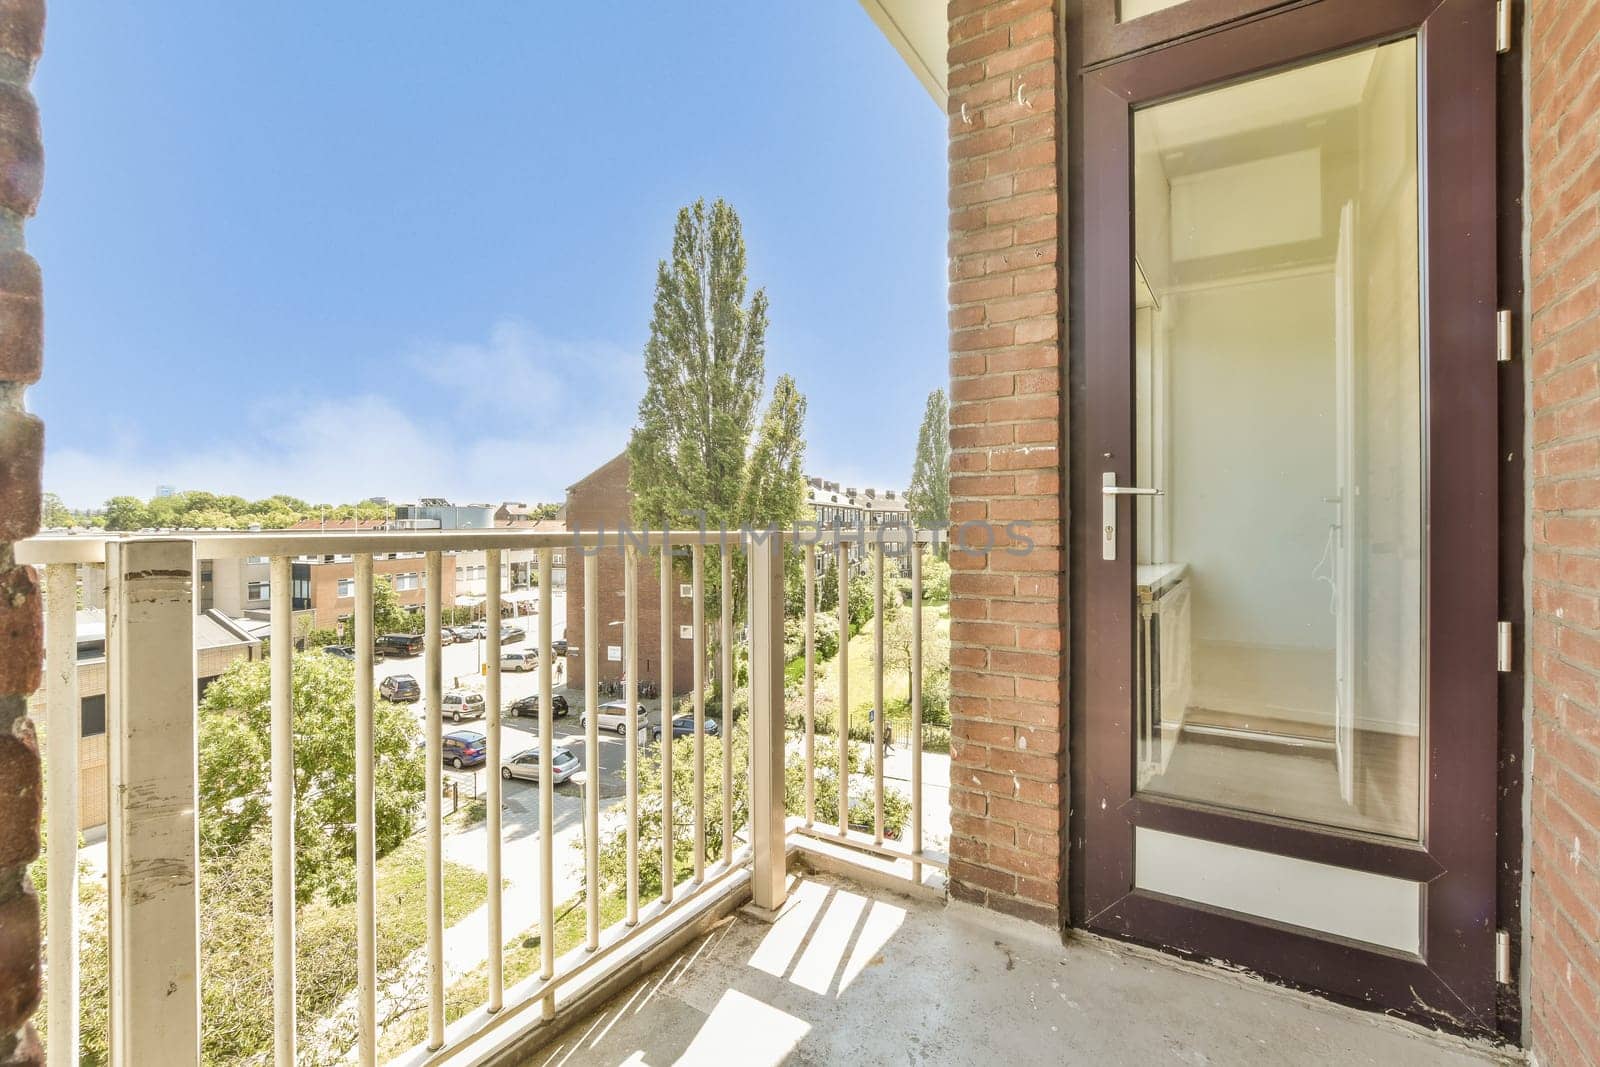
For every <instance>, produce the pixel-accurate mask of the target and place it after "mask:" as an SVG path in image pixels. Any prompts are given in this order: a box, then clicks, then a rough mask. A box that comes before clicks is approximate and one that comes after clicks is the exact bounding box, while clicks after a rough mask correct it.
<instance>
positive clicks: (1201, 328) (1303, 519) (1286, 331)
mask: <svg viewBox="0 0 1600 1067" xmlns="http://www.w3.org/2000/svg"><path fill="white" fill-rule="evenodd" d="M1176 299H1177V302H1178V304H1179V313H1178V315H1177V323H1176V326H1175V329H1174V332H1173V334H1172V355H1171V361H1170V371H1169V373H1170V376H1171V390H1172V396H1173V401H1174V402H1173V404H1172V406H1171V409H1170V423H1169V427H1170V428H1169V437H1170V447H1171V455H1172V478H1171V489H1170V493H1171V502H1170V507H1171V511H1172V555H1173V558H1174V560H1178V561H1182V562H1185V563H1187V564H1189V568H1190V578H1191V581H1192V582H1193V583H1194V620H1193V621H1194V634H1195V637H1196V645H1195V649H1194V670H1195V687H1196V688H1195V704H1196V705H1197V706H1200V707H1215V708H1219V709H1222V710H1230V711H1254V712H1271V713H1273V714H1277V715H1282V716H1286V717H1307V718H1314V719H1317V720H1320V721H1326V720H1327V718H1328V716H1330V715H1331V708H1332V681H1333V669H1332V657H1333V641H1334V625H1333V623H1334V617H1333V615H1332V614H1331V613H1330V612H1329V610H1328V595H1327V589H1326V587H1325V586H1324V585H1323V584H1321V583H1320V582H1319V581H1318V580H1317V578H1316V577H1315V576H1314V574H1313V571H1314V570H1315V568H1316V566H1317V563H1318V561H1319V560H1320V559H1321V557H1322V554H1323V550H1324V548H1325V546H1326V543H1327V537H1328V528H1329V523H1330V521H1331V519H1332V517H1333V513H1332V509H1331V508H1330V506H1329V505H1328V504H1326V503H1324V502H1323V499H1322V498H1323V497H1325V496H1329V495H1331V494H1332V493H1333V492H1334V477H1335V475H1334V451H1333V450H1334V425H1333V410H1332V408H1333V405H1332V398H1333V321H1332V320H1333V299H1332V275H1331V274H1330V273H1325V272H1324V273H1318V274H1314V275H1301V276H1295V277H1287V278H1278V279H1272V280H1265V281H1259V282H1253V283H1249V284H1243V285H1230V286H1225V287H1218V288H1213V289H1207V290H1202V291H1199V292H1192V293H1184V294H1182V295H1180V296H1178V297H1177V298H1176Z"/></svg>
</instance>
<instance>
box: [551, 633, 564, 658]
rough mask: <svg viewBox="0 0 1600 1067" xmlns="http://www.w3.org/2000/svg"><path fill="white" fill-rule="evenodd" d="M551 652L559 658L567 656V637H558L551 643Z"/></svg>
mask: <svg viewBox="0 0 1600 1067" xmlns="http://www.w3.org/2000/svg"><path fill="white" fill-rule="evenodd" d="M550 651H551V652H554V653H555V654H556V655H558V656H565V655H566V654H567V639H566V638H565V637H558V638H556V639H555V640H554V641H551V642H550Z"/></svg>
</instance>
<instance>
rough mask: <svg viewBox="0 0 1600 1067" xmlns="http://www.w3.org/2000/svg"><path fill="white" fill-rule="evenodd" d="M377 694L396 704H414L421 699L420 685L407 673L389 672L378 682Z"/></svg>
mask: <svg viewBox="0 0 1600 1067" xmlns="http://www.w3.org/2000/svg"><path fill="white" fill-rule="evenodd" d="M378 695H379V696H381V697H382V698H383V699H385V700H388V701H392V702H394V703H396V704H415V703H416V702H417V701H419V700H421V699H422V686H420V685H418V684H417V680H416V679H415V678H413V677H411V675H409V674H391V675H390V676H389V677H387V678H385V679H384V680H383V681H381V682H379V683H378Z"/></svg>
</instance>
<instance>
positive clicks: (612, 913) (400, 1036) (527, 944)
mask: <svg viewBox="0 0 1600 1067" xmlns="http://www.w3.org/2000/svg"><path fill="white" fill-rule="evenodd" d="M626 912H627V898H626V897H625V896H624V895H623V894H621V893H615V894H612V895H610V896H603V897H601V899H600V928H601V929H602V930H604V929H605V928H606V927H608V926H610V925H611V924H613V923H616V922H620V921H622V918H623V916H624V915H625V914H626ZM587 930H588V920H587V913H586V910H585V909H584V906H583V895H582V894H579V895H577V896H575V897H572V898H571V899H570V900H566V901H563V902H562V903H560V904H558V905H556V956H557V957H558V958H559V957H560V956H561V955H562V954H563V953H565V952H570V951H571V950H572V949H574V948H577V947H578V946H579V945H581V944H583V940H584V936H585V934H586V932H587ZM539 958H540V942H539V934H538V931H536V930H535V931H530V932H528V933H526V934H522V935H519V936H517V937H514V938H512V939H511V940H510V941H507V942H506V944H505V960H504V975H505V985H506V987H507V988H508V989H509V988H510V987H511V986H513V985H515V984H516V983H518V982H520V981H522V980H524V979H526V978H531V977H533V976H534V975H535V974H537V973H538V972H539ZM488 1000H489V971H488V967H487V965H485V966H482V967H479V968H477V969H476V970H474V971H472V972H470V973H469V974H465V975H462V976H461V977H460V978H458V979H457V980H456V981H455V982H453V983H451V985H450V986H449V987H447V988H446V989H445V992H444V1017H445V1022H446V1023H450V1022H453V1021H455V1020H456V1019H459V1018H461V1017H462V1016H463V1015H465V1014H467V1013H468V1012H470V1011H472V1010H473V1009H475V1008H478V1007H480V1006H482V1005H483V1004H485V1003H487V1002H488ZM427 1036H428V1014H427V1012H426V1011H425V1010H424V1011H416V1012H412V1013H411V1014H409V1015H407V1016H405V1017H404V1018H402V1019H399V1020H396V1021H395V1022H393V1023H391V1024H390V1025H389V1027H388V1028H387V1029H386V1030H385V1031H384V1032H383V1039H382V1042H381V1045H380V1047H379V1049H378V1055H379V1058H380V1059H387V1058H389V1057H392V1056H395V1055H398V1054H399V1053H401V1052H404V1051H405V1050H406V1049H408V1048H411V1047H412V1046H414V1045H416V1044H417V1043H418V1042H420V1041H422V1040H424V1039H425V1038H426V1037H427Z"/></svg>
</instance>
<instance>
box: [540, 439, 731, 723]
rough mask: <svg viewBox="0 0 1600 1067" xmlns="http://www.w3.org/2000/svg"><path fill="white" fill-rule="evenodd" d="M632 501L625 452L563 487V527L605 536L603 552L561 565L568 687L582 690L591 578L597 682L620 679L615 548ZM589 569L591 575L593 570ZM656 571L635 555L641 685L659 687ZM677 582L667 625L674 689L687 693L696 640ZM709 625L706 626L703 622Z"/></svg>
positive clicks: (648, 558)
mask: <svg viewBox="0 0 1600 1067" xmlns="http://www.w3.org/2000/svg"><path fill="white" fill-rule="evenodd" d="M632 500H633V496H632V494H631V493H630V492H629V491H628V454H627V453H626V452H623V453H621V454H619V455H617V456H616V457H615V458H613V459H611V460H609V461H607V462H606V463H603V464H601V465H600V466H599V467H596V468H595V469H594V470H592V471H590V472H589V473H588V474H586V475H584V476H583V477H582V478H580V479H578V480H577V481H576V482H573V483H572V484H571V485H570V486H568V487H567V506H566V528H567V529H568V530H573V531H586V530H604V531H605V532H606V534H607V535H608V545H609V547H607V548H605V549H603V550H601V551H600V552H598V553H595V554H593V555H590V556H587V557H586V558H582V559H579V558H576V557H575V556H569V558H568V559H567V590H566V592H567V641H568V642H569V643H570V647H569V650H568V652H567V684H568V685H569V686H573V687H578V686H581V685H583V684H584V678H585V674H584V662H583V661H584V655H583V651H582V646H583V640H584V638H583V632H584V631H583V623H584V610H583V605H584V583H585V582H587V581H589V580H590V574H591V573H593V574H595V575H598V581H599V604H600V620H599V622H600V628H599V633H600V646H601V647H600V650H599V664H600V680H601V681H616V680H618V679H620V678H622V676H623V666H624V664H623V660H622V621H623V596H624V591H623V578H624V574H625V573H626V566H625V561H624V555H623V552H622V550H621V549H619V548H616V547H614V543H613V541H614V537H615V535H616V534H617V531H619V530H620V529H622V528H623V527H625V526H630V525H631V521H632V520H631V508H632ZM591 568H592V571H591ZM660 574H661V572H660V569H659V564H658V563H657V560H656V558H655V557H654V556H653V555H650V554H649V553H641V554H640V557H639V565H638V571H637V574H636V577H635V595H636V596H637V597H638V616H639V636H638V656H639V680H640V681H649V682H657V683H659V682H660V681H661V626H662V618H661V578H660ZM680 584H681V583H680V582H678V581H676V580H675V581H674V582H673V596H672V602H671V609H670V611H671V613H670V615H669V618H668V620H667V625H668V626H669V627H670V628H671V629H672V631H673V633H674V637H673V657H672V688H673V692H674V693H686V692H688V691H689V689H690V687H691V685H692V683H693V681H694V640H693V638H692V636H690V635H689V633H688V631H687V629H686V628H687V627H688V626H689V625H690V624H691V623H692V616H691V615H690V600H689V598H688V597H687V596H684V595H682V590H681V589H680V588H679V587H680ZM708 625H709V623H708Z"/></svg>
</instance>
